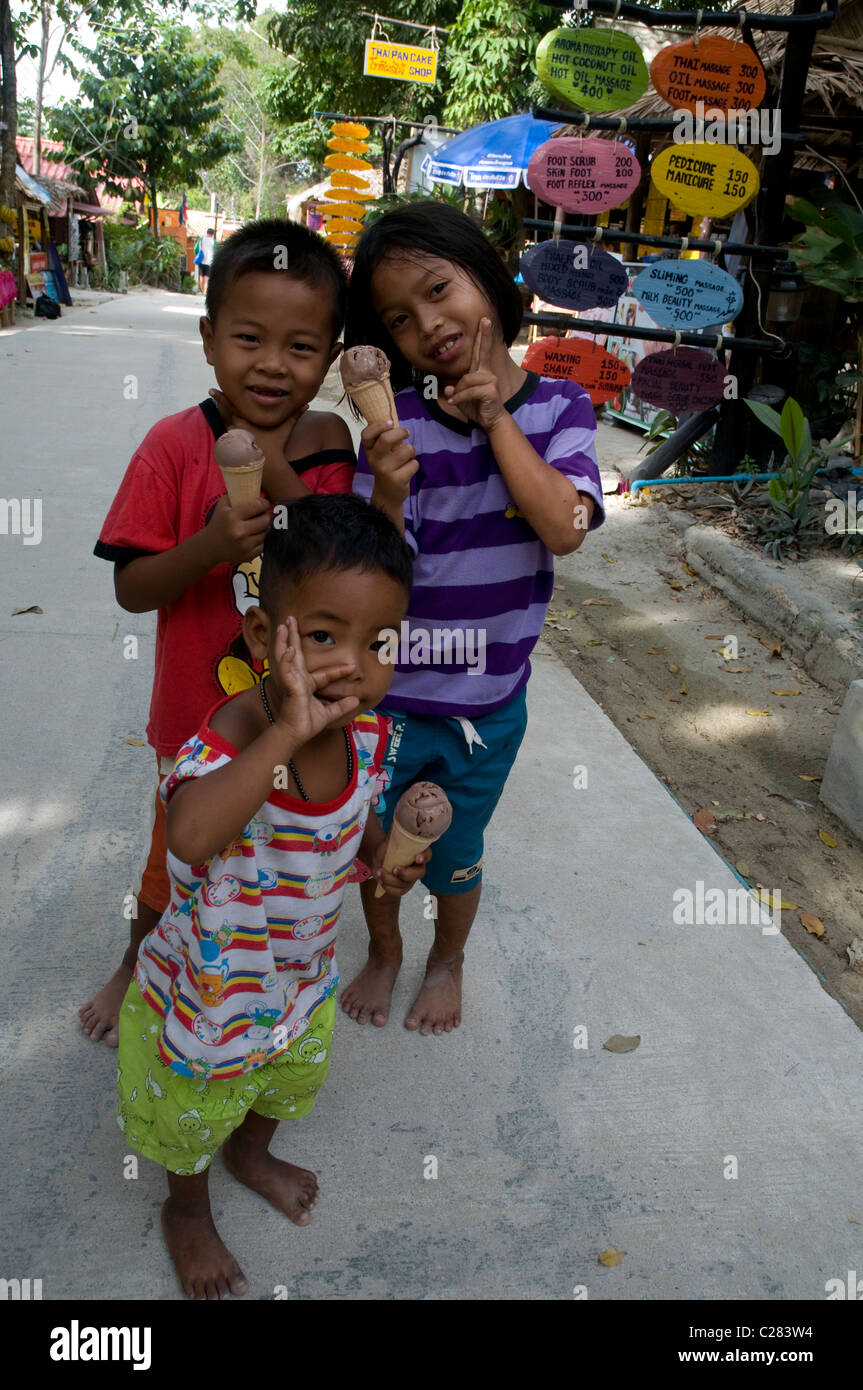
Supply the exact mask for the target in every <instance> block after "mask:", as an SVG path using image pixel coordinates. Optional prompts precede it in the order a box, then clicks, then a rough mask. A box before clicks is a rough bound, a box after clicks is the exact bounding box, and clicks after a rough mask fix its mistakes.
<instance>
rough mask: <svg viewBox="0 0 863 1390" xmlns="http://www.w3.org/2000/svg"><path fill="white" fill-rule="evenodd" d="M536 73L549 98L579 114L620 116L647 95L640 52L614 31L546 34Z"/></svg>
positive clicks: (598, 30)
mask: <svg viewBox="0 0 863 1390" xmlns="http://www.w3.org/2000/svg"><path fill="white" fill-rule="evenodd" d="M536 70H537V72H538V73H539V77H540V80H541V81H542V82H543V83H544V84H545V86H546V87H547V88H548V90H549V91H550V92H551V93H552V95H553V96H555V97H558V98H559V99H560V100H561V101H563V102H564V103H565V104H566V105H567V106H575V107H577V108H578V109H579V110H581V111H624V110H626V108H627V107H629V106H631V105H632V103H633V102H634V101H638V98H639V97H641V96H643V95H644V93H645V92H646V91H647V83H648V72H647V64H646V63H645V61H644V58H643V57H642V56H641V49H640V48H639V46H638V44H637V43H636V41H635V39H633V38H631V37H630V35H629V34H624V33H623V32H622V31H620V30H616V29H552V30H551V32H550V33H548V34H546V35H545V37H544V38H543V39H542V40H541V42H540V44H539V47H538V48H537V50H536Z"/></svg>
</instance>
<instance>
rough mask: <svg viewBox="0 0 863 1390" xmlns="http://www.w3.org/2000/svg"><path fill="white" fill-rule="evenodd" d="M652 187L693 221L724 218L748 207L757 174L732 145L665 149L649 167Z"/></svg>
mask: <svg viewBox="0 0 863 1390" xmlns="http://www.w3.org/2000/svg"><path fill="white" fill-rule="evenodd" d="M650 176H651V178H652V180H653V182H654V183H655V184H656V187H657V188H658V189H659V191H660V192H661V193H663V194H664V195H665V197H666V198H670V199H671V201H672V204H673V205H674V206H676V207H680V208H683V209H684V211H685V212H687V213H690V214H691V215H692V216H693V217H725V216H726V214H728V213H732V214H733V213H735V212H737V211H739V209H740V208H745V207H746V205H747V203H751V202H752V199H753V198H754V197H755V195H756V193H757V192H758V188H759V178H758V170H757V169H756V167H755V165H754V164H753V163H752V160H751V159H747V157H746V155H745V154H743V153H742V152H741V151H740V150H738V149H737V148H736V147H735V146H733V145H711V144H709V143H705V142H702V141H698V142H697V143H696V142H693V143H691V144H682V145H669V146H668V148H667V149H664V150H662V151H661V153H660V154H658V155H657V156H656V158H655V159H654V161H653V163H652V164H651V166H650Z"/></svg>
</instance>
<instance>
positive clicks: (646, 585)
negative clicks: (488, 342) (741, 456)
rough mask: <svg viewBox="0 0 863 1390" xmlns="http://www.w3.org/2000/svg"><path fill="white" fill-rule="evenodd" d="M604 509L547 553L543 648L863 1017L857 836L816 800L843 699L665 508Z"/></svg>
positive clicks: (611, 502) (627, 504)
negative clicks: (549, 576) (728, 585)
mask: <svg viewBox="0 0 863 1390" xmlns="http://www.w3.org/2000/svg"><path fill="white" fill-rule="evenodd" d="M609 433H611V434H615V435H616V434H619V431H617V430H614V431H610V430H609V427H608V426H604V427H603V426H600V449H599V454H600V463H601V466H602V468H603V472H604V473H605V472H606V471H607V470H608V467H609V464H608V459H607V458H606V459H605V460H603V448H602V442H601V441H602V437H603V436H604V437H605V438H606V439H607V438H608V437H609ZM638 442H639V441H638V440H636V441H635V444H634V446H633V445H630V446H629V447H630V449H631V451H632V453H633V455H634V456H635V455H636V453H637V448H638ZM625 448H626V444H625V442H624V441H616V442H615V444H613V445H612V453H617V454H618V455H619V454H620V453H621V452H622V451H624V450H625ZM606 507H607V521H606V524H605V525H604V526H603V527H602V528H601V530H599V531H598V532H596V533H595V534H593V535H591V536H589V537H588V539H587V541H586V542H585V544H584V545H583V546H582V548H581V550H580V551H578V552H577V553H576V554H575V555H574V556H570V557H567V558H566V559H564V560H558V561H557V564H556V580H555V593H554V598H553V601H552V605H551V609H550V611H549V615H548V622H547V624H546V627H545V629H544V632H545V634H546V637H547V640H548V642H549V645H550V646H551V648H552V650H553V651H554V652H555V653H556V654H557V655H558V656H559V657H560V658H561V660H563V661H564V662H565V663H566V664H567V666H569V668H570V669H571V670H572V672H573V674H574V675H575V676H576V678H577V679H578V680H579V681H580V682H581V684H582V685H583V686H584V687H585V689H586V690H587V691H588V692H589V693H590V695H591V696H592V697H593V698H594V699H595V700H596V701H597V703H598V704H599V705H600V706H601V707H602V708H603V710H605V712H606V713H607V714H608V716H609V718H610V719H611V720H612V721H613V722H614V724H615V725H616V726H617V727H618V728H619V729H620V730H621V731H622V732H623V733H624V734H625V736H626V737H627V738H628V740H629V742H630V743H631V744H632V746H633V747H634V748H635V749H636V750H637V752H638V753H639V755H640V756H641V757H642V758H643V759H644V761H645V762H646V763H647V764H648V766H649V767H650V768H651V769H652V770H653V772H654V773H655V774H656V775H657V776H658V777H659V778H660V780H661V781H662V782H663V783H664V784H665V785H666V787H667V788H668V789H669V791H670V792H671V793H672V795H673V796H675V797H676V798H677V800H678V801H679V803H680V804H681V805H682V806H683V808H684V809H685V810H686V811H687V812H688V813H689V814H690V815H692V816H694V815H695V814H696V813H697V812H700V811H701V812H704V811H706V812H707V813H708V814H707V816H706V817H699V821H701V820H702V819H705V820H708V821H709V819H710V816H711V815H712V819H713V821H714V822H715V829H712V830H711V828H710V826H709V825H707V826H706V830H707V832H708V833H709V836H710V839H711V840H712V841H713V843H714V844H715V846H716V848H717V850H718V851H719V853H720V854H721V855H722V856H723V857H724V858H725V859H726V860H728V861H729V863H730V864H732V865H733V866H734V867H735V868H736V870H737V872H738V873H739V874H740V875H741V877H742V878H743V879H745V880H746V881H747V882H748V883H749V884H751V885H752V886H753V887H762V888H765V889H768V890H780V891H781V894H782V900H783V912H782V931H783V932H784V934H785V935H786V937H787V938H788V940H789V941H790V942H791V944H792V945H793V946H794V947H795V949H796V950H797V951H799V952H800V953H801V955H803V957H804V958H805V959H806V961H807V962H808V964H809V965H810V966H811V968H812V969H813V970H814V971H815V972H816V974H817V975H818V978H819V979H820V980H821V982H822V984H823V986H824V988H825V989H826V990H827V991H828V993H830V994H831V995H833V996H834V997H836V998H837V999H839V1000H840V1002H841V1003H842V1004H843V1005H844V1007H845V1008H846V1009H847V1010H848V1012H849V1013H850V1014H851V1016H852V1017H853V1018H854V1019H855V1021H856V1022H857V1023H858V1024H860V1025H861V1026H863V975H861V974H858V973H856V972H855V971H853V970H852V969H850V968H849V961H848V956H847V954H846V947H847V946H848V944H849V943H850V942H851V941H852V940H853V938H854V937H856V936H860V935H863V844H861V842H860V840H858V839H857V837H856V836H855V835H853V834H852V832H851V831H850V830H849V829H848V828H847V827H846V826H845V825H844V824H843V823H842V822H841V821H839V820H838V819H837V818H836V817H835V816H834V815H832V813H831V812H830V811H828V810H827V808H826V807H825V806H824V805H823V803H821V802H820V801H819V799H818V787H819V779H820V777H821V774H822V772H823V770H824V765H825V762H826V759H827V755H828V753H829V750H830V743H831V740H832V737H833V731H834V728H835V725H836V718H837V715H838V714H839V709H840V704H839V703H838V702H837V701H836V700H835V699H834V697H833V696H832V695H831V694H830V693H829V692H828V691H826V690H825V689H824V688H823V687H821V686H820V685H818V684H817V683H816V682H814V681H813V679H812V678H811V676H809V675H808V674H807V673H806V672H805V671H802V670H801V669H800V668H799V667H798V666H797V664H796V662H795V660H794V659H793V657H792V656H790V655H789V654H788V653H787V652H786V651H784V650H783V649H782V647H781V644H780V643H778V642H777V641H776V637H775V634H773V633H770V632H768V631H767V630H766V629H764V628H761V627H759V626H758V625H757V624H755V623H753V622H752V621H751V620H750V619H747V618H744V616H743V615H742V614H741V613H740V612H739V610H737V609H736V608H734V607H733V606H732V605H731V604H730V603H729V602H728V601H727V600H726V599H725V598H724V597H723V596H722V595H721V594H719V593H718V592H717V591H716V590H714V589H711V588H709V587H708V586H707V585H705V583H704V582H703V580H702V579H701V578H700V577H699V576H698V575H696V574H695V572H694V571H692V570H691V569H689V567H688V566H687V565H686V562H685V560H684V557H683V544H682V541H681V539H680V537H679V535H678V533H677V532H676V531H675V529H674V528H673V526H672V525H671V523H670V522H669V521H668V519H667V513H666V509H665V508H664V507H663V506H662V505H661V504H659V505H658V504H656V503H655V502H650V503H649V504H646V505H639V504H637V503H633V502H632V501H630V500H628V499H625V498H623V497H618V496H609V497H606ZM729 638H731V639H733V641H731V642H729ZM735 643H736V649H735ZM723 651H725V652H727V653H728V656H726V655H724V654H723ZM791 692H794V693H791ZM819 832H821V833H819ZM830 841H834V842H835V843H830ZM789 904H794V905H795V906H794V907H791V906H789ZM801 913H805V914H810V916H809V917H807V919H806V920H808V922H809V926H810V927H813V928H814V931H807V929H806V926H805V925H804V924H803V921H802V920H801ZM814 919H818V920H817V921H816V920H814ZM819 923H820V924H822V925H823V935H818V934H817V933H818V932H819V931H820V926H819Z"/></svg>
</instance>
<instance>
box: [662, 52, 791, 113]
mask: <svg viewBox="0 0 863 1390" xmlns="http://www.w3.org/2000/svg"><path fill="white" fill-rule="evenodd" d="M650 76H651V79H652V81H653V85H654V87H655V88H656V90H657V91H658V93H659V95H660V96H661V97H662V98H663V100H664V101H667V102H668V104H669V106H676V107H682V108H683V109H684V110H685V111H692V112H693V113H695V103H696V102H698V101H702V102H703V103H704V108H705V110H707V109H709V108H713V109H715V110H719V111H751V110H753V109H754V108H755V107H757V106H760V105H761V103H762V101H763V100H764V93H765V91H766V90H767V79H766V78H765V76H764V69H763V67H762V66H761V62H760V60H759V58H758V55H757V53H754V52H753V50H752V49H751V48H750V47H749V45H748V44H745V43H735V42H734V41H733V40H732V39H721V38H716V37H715V36H714V35H712V34H711V35H706V36H705V37H704V38H699V39H687V40H686V42H685V43H673V44H670V45H669V47H668V48H663V49H661V50H660V52H659V53H657V55H656V57H655V58H654V60H653V62H652V63H651V64H650Z"/></svg>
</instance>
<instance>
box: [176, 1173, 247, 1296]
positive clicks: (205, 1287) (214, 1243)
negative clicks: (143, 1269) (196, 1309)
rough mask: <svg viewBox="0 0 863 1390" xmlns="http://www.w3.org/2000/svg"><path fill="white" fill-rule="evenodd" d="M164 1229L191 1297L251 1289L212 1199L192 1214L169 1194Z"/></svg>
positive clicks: (245, 1291)
mask: <svg viewBox="0 0 863 1390" xmlns="http://www.w3.org/2000/svg"><path fill="white" fill-rule="evenodd" d="M162 1230H163V1231H164V1233H165V1241H166V1242H167V1246H168V1250H169V1252H170V1255H171V1259H172V1260H173V1261H174V1268H175V1269H176V1271H177V1276H178V1278H179V1280H180V1283H181V1284H182V1286H183V1292H184V1294H185V1295H186V1297H187V1298H196V1299H207V1298H212V1299H218V1298H227V1297H228V1295H229V1294H232V1293H233V1294H237V1295H240V1294H244V1293H247V1292H248V1289H249V1283H248V1280H247V1279H246V1276H245V1274H244V1273H243V1271H242V1270H241V1269H240V1266H239V1265H238V1264H237V1261H236V1260H235V1259H234V1257H233V1255H232V1254H231V1252H230V1250H228V1248H227V1246H226V1245H224V1244H223V1242H222V1240H221V1237H220V1236H219V1233H218V1231H217V1230H216V1227H215V1225H214V1224H213V1218H212V1215H211V1213H210V1210H209V1203H208V1204H207V1206H206V1209H204V1210H201V1211H199V1212H197V1213H195V1214H192V1213H190V1212H184V1211H182V1210H181V1208H180V1205H179V1204H178V1203H177V1202H175V1200H174V1198H173V1197H169V1198H168V1200H167V1202H166V1203H165V1205H164V1206H163V1207H162Z"/></svg>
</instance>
